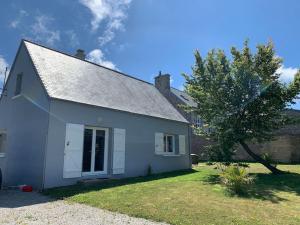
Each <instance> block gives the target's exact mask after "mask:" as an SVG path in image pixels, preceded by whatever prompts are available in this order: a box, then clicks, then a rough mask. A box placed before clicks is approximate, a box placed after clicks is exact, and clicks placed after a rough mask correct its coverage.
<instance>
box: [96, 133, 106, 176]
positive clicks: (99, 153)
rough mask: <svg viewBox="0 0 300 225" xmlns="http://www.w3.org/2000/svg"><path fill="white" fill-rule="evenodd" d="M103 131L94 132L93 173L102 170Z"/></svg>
mask: <svg viewBox="0 0 300 225" xmlns="http://www.w3.org/2000/svg"><path fill="white" fill-rule="evenodd" d="M104 148H105V131H104V130H96V145H95V171H103V169H104Z"/></svg>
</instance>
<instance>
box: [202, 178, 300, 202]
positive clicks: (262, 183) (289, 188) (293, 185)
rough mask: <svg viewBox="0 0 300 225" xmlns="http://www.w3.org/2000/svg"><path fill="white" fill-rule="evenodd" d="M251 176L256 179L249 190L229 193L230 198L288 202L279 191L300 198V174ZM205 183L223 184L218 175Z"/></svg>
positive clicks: (206, 179) (205, 180)
mask: <svg viewBox="0 0 300 225" xmlns="http://www.w3.org/2000/svg"><path fill="white" fill-rule="evenodd" d="M250 175H252V176H254V178H255V179H254V183H253V184H251V185H249V186H247V189H246V190H245V191H244V192H243V193H239V194H232V193H231V192H227V194H228V196H232V197H233V196H235V197H240V198H248V199H260V200H265V201H270V202H272V203H279V202H280V201H288V199H286V198H283V197H280V196H279V195H278V193H277V192H278V191H282V192H288V193H293V194H295V195H297V196H300V174H298V173H286V174H282V175H273V174H265V173H255V174H253V173H252V174H250ZM203 181H204V182H206V183H208V184H221V178H220V176H219V175H218V174H213V175H209V176H207V177H206V178H205V179H204V180H203Z"/></svg>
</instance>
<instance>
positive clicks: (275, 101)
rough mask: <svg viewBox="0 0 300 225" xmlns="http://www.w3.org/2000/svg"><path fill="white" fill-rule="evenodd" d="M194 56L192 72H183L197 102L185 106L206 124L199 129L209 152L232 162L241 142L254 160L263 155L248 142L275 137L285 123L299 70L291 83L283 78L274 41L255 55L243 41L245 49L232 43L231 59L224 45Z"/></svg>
mask: <svg viewBox="0 0 300 225" xmlns="http://www.w3.org/2000/svg"><path fill="white" fill-rule="evenodd" d="M195 59H196V62H195V65H194V66H193V67H192V74H191V75H187V74H184V77H185V79H186V85H185V89H186V92H187V93H188V94H189V95H190V96H191V97H192V98H193V99H194V101H195V102H196V103H197V107H195V108H190V107H188V108H186V110H188V111H193V113H195V114H197V115H199V116H200V117H201V119H202V121H203V123H204V126H203V127H202V128H199V130H198V133H199V134H200V135H201V134H205V135H208V136H209V138H210V139H211V140H212V141H213V143H214V144H213V145H212V146H211V147H210V149H209V153H210V156H211V157H214V158H215V159H217V160H225V161H228V160H230V159H231V156H232V155H233V154H234V151H235V148H236V147H237V144H241V145H242V146H243V147H244V149H245V150H246V151H247V153H248V154H250V155H251V156H252V157H253V158H254V159H255V160H257V161H260V160H263V159H262V158H261V157H259V155H256V154H254V153H253V152H252V151H251V150H250V148H249V146H248V145H247V143H248V142H250V141H251V142H260V143H261V142H265V141H269V140H272V139H273V137H274V131H275V130H277V129H279V128H280V127H282V126H283V125H284V124H285V123H286V121H287V118H286V116H285V114H283V113H282V112H283V111H284V110H285V109H286V108H287V107H288V106H290V104H294V102H293V100H294V99H295V97H296V96H297V95H298V94H299V93H300V72H299V71H298V73H297V74H296V75H295V78H294V80H293V81H292V82H291V83H290V84H284V83H282V82H281V81H280V79H279V77H280V74H278V73H277V71H278V68H280V67H281V66H282V59H281V58H279V57H278V56H277V55H276V54H275V51H274V47H273V44H272V42H269V43H267V44H265V45H258V46H257V51H256V52H255V54H253V53H251V51H250V48H249V46H248V41H245V43H244V47H243V49H242V50H238V49H236V48H235V47H232V48H231V57H230V58H228V57H227V56H226V55H225V53H224V51H222V50H212V51H210V52H209V53H208V54H207V56H206V58H205V59H203V58H202V57H201V56H200V53H199V52H198V51H196V52H195ZM207 128H210V129H209V130H210V132H207ZM249 151H250V152H249ZM252 154H254V155H252ZM256 157H259V158H256ZM260 162H261V163H263V164H264V163H265V162H263V161H260ZM264 165H265V164H264ZM265 166H266V165H265ZM269 169H270V168H269ZM273 172H274V171H273Z"/></svg>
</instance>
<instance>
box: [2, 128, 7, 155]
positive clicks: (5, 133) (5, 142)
mask: <svg viewBox="0 0 300 225" xmlns="http://www.w3.org/2000/svg"><path fill="white" fill-rule="evenodd" d="M3 134H4V135H5V139H4V144H3V148H4V150H3V152H0V158H4V157H5V155H6V145H7V132H6V130H0V135H3ZM2 141H3V140H2ZM1 147H2V146H1V145H0V148H1Z"/></svg>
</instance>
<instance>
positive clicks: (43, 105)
mask: <svg viewBox="0 0 300 225" xmlns="http://www.w3.org/2000/svg"><path fill="white" fill-rule="evenodd" d="M19 73H23V79H22V80H23V82H22V93H21V94H22V95H21V96H19V97H17V98H13V97H14V93H15V87H16V76H17V74H19ZM4 94H5V95H4V96H3V97H2V99H1V101H0V128H1V129H7V149H6V154H5V157H4V158H0V167H1V169H2V170H3V179H4V181H3V182H4V185H6V186H11V185H19V184H29V185H33V186H34V187H36V188H41V187H42V183H43V165H44V149H45V145H46V137H47V131H48V118H49V117H48V111H49V100H48V98H47V95H46V93H45V91H44V89H43V87H42V85H41V83H40V81H39V78H38V76H37V75H36V73H35V70H34V68H33V67H32V64H31V61H30V58H29V56H28V53H27V51H26V49H25V47H24V45H23V44H22V46H21V47H20V49H19V52H18V55H17V57H16V61H15V65H14V67H13V68H12V71H11V74H10V76H9V78H8V81H7V85H6V91H5V92H4Z"/></svg>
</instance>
